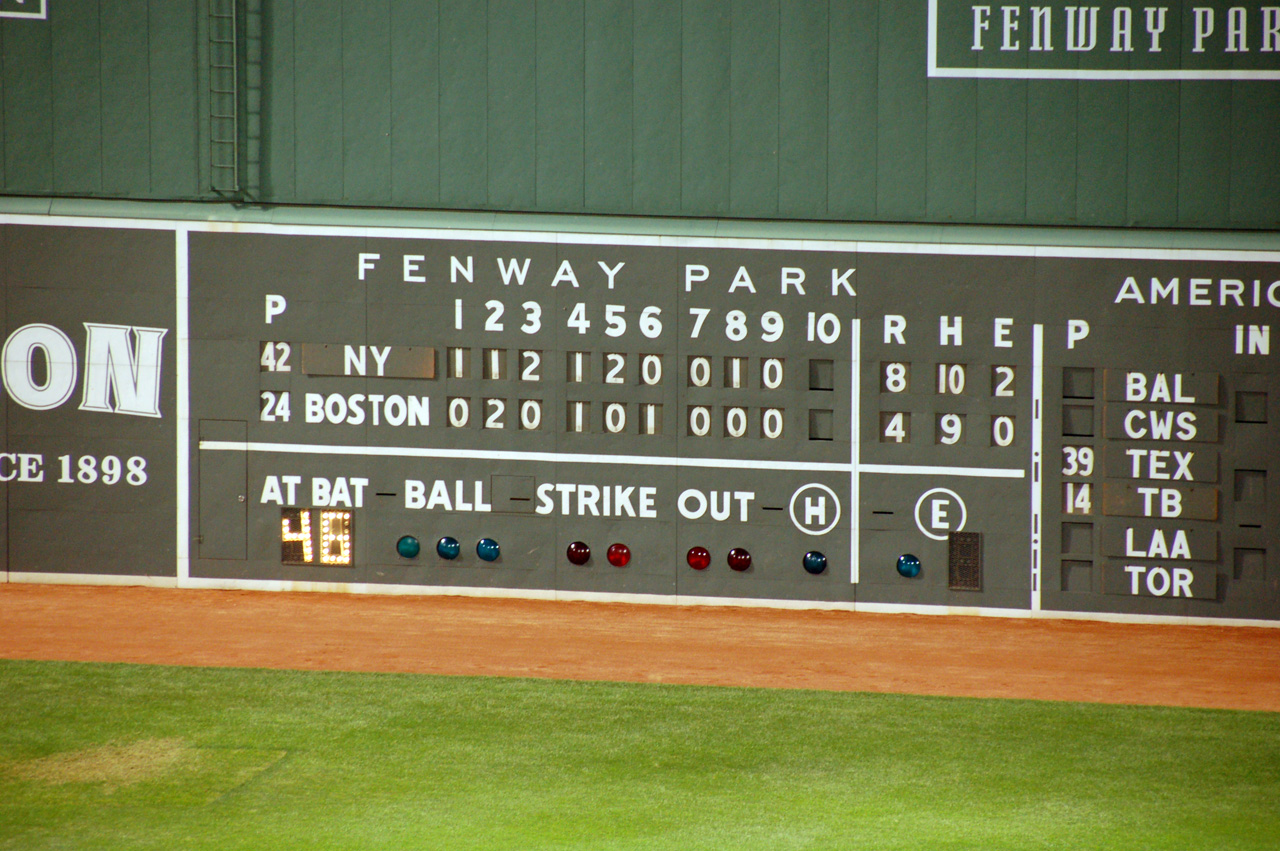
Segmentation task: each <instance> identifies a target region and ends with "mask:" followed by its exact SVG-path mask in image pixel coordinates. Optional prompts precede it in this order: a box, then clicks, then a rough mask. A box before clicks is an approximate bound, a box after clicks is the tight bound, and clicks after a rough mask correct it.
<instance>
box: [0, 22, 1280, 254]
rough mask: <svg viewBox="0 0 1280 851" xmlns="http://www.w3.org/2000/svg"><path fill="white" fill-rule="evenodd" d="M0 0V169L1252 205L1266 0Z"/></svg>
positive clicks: (681, 212) (1213, 220)
mask: <svg viewBox="0 0 1280 851" xmlns="http://www.w3.org/2000/svg"><path fill="white" fill-rule="evenodd" d="M40 13H42V14H43V16H40ZM0 16H2V17H0V55H2V57H3V59H2V63H3V64H2V65H0V107H2V109H0V145H2V153H3V156H2V157H0V190H2V191H3V192H4V193H6V194H11V195H34V196H81V197H84V196H89V197H107V198H128V199H149V200H202V199H210V200H211V199H224V200H225V199H232V200H242V201H246V202H252V203H260V204H308V205H359V206H372V207H403V208H429V209H458V210H502V211H534V212H543V213H548V212H550V213H606V214H626V215H642V216H643V215H660V216H691V217H732V218H759V219H804V220H834V221H894V222H962V223H963V222H977V223H996V224H1019V225H1054V226H1062V225H1088V226H1152V227H1186V228H1230V229H1269V228H1274V227H1276V225H1277V222H1278V221H1280V169H1277V168H1276V163H1277V162H1280V132H1277V127H1278V126H1280V80H1278V79H1277V77H1278V76H1280V31H1278V30H1277V27H1278V26H1280V10H1278V9H1277V7H1276V6H1275V5H1273V4H1269V3H1268V2H1265V1H1264V2H1237V3H1219V2H1209V0H1189V2H1184V3H1169V4H1168V5H1167V6H1151V7H1150V10H1148V7H1147V6H1141V5H1132V6H1130V5H1126V4H1122V3H1115V2H1102V3H1099V4H1097V5H1096V6H1087V7H1086V6H1079V5H1074V6H1067V5H1066V4H1065V3H1061V2H1045V3H1044V4H1042V5H1040V6H1029V5H1028V6H1021V5H1004V6H1001V5H998V4H994V5H993V4H983V3H971V2H956V0H910V2H901V0H900V1H899V2H874V0H865V1H864V2H790V3H787V2H779V1H778V0H733V2H729V0H718V1H717V0H683V2H666V1H665V0H664V1H662V2H659V0H586V2H583V0H577V2H575V0H536V2H535V0H489V1H488V2H477V1H476V0H360V2H340V0H307V2H292V1H291V0H199V2H176V0H166V2H159V0H153V2H146V0H114V2H105V0H104V2H93V0H81V2H69V0H43V2H41V0H27V2H24V3H19V2H17V0H0Z"/></svg>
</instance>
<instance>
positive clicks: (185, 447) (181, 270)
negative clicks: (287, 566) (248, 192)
mask: <svg viewBox="0 0 1280 851" xmlns="http://www.w3.org/2000/svg"><path fill="white" fill-rule="evenodd" d="M174 242H175V254H174V265H175V267H176V268H175V272H176V274H175V277H176V278H177V282H176V286H177V293H176V294H175V296H174V302H175V318H174V323H175V326H176V328H177V334H176V337H177V341H178V343H177V355H176V357H177V362H178V366H177V377H176V384H177V388H178V398H177V408H178V412H177V416H176V417H175V418H174V419H175V420H176V422H175V423H174V427H175V428H176V429H177V432H176V434H175V441H174V443H175V445H176V446H177V475H176V479H177V487H178V494H177V497H178V500H177V506H178V516H177V520H176V523H175V526H176V528H177V535H178V539H177V541H176V545H177V550H176V552H177V555H178V558H177V561H178V583H179V584H181V583H183V582H185V581H186V579H187V577H188V576H189V575H190V572H191V388H190V386H189V384H188V378H189V376H190V374H191V372H190V363H189V360H190V356H191V352H190V333H191V332H190V327H189V325H188V322H189V317H190V304H189V289H188V282H189V280H190V255H189V254H188V245H189V243H188V240H187V230H186V228H183V227H179V228H178V229H177V231H176V232H175V234H174Z"/></svg>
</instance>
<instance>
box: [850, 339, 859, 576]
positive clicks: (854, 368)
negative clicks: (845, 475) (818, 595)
mask: <svg viewBox="0 0 1280 851" xmlns="http://www.w3.org/2000/svg"><path fill="white" fill-rule="evenodd" d="M849 333H850V337H851V341H850V345H851V346H852V352H853V353H852V355H850V369H849V372H850V378H849V384H850V388H849V389H850V392H849V582H850V583H852V584H854V585H857V584H858V546H859V543H858V531H859V530H858V527H859V524H860V522H861V519H862V512H861V511H860V510H859V507H860V505H861V499H860V495H859V491H858V476H859V475H860V473H859V467H858V463H859V461H860V460H861V457H862V456H861V452H860V446H859V443H858V433H859V429H860V423H861V421H862V394H861V387H862V382H861V380H860V377H861V374H862V370H861V365H862V358H861V348H862V320H861V319H858V318H854V319H853V321H852V322H850V323H849Z"/></svg>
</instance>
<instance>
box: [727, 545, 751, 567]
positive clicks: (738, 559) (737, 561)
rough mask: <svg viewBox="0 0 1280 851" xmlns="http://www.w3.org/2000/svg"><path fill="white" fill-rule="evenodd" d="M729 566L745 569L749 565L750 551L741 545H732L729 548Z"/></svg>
mask: <svg viewBox="0 0 1280 851" xmlns="http://www.w3.org/2000/svg"><path fill="white" fill-rule="evenodd" d="M729 566H730V567H732V568H733V569H734V570H738V571H742V570H746V569H747V568H749V567H751V553H749V552H747V551H746V550H744V549H743V548H742V547H734V548H733V549H731V550H729Z"/></svg>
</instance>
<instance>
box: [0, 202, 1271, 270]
mask: <svg viewBox="0 0 1280 851" xmlns="http://www.w3.org/2000/svg"><path fill="white" fill-rule="evenodd" d="M0 224H16V225H45V226H50V225H61V226H69V227H90V228H121V229H136V230H173V229H176V228H179V227H182V228H186V229H187V230H188V231H190V232H192V233H197V232H200V233H253V234H265V235H272V234H274V235H293V236H329V237H358V238H379V239H384V238H385V239H452V240H475V241H485V242H529V243H534V244H564V245H602V244H603V245H637V246H658V247H672V248H694V247H710V248H744V249H756V250H771V249H772V250H786V251H842V252H850V253H856V252H865V253H872V254H936V255H944V256H991V257H1046V258H1080V259H1096V260H1184V261H1189V260H1203V261H1228V262H1249V263H1277V262H1280V251H1272V250H1261V249H1251V248H1241V249H1222V248H1213V249H1199V248H1115V247H1106V246H1097V247H1093V246H1078V245H1058V246H1055V245H1009V244H1004V245H1001V244H990V245H988V244H984V243H979V242H960V241H953V242H947V241H944V240H939V241H937V242H885V241H871V240H866V241H864V240H856V239H851V240H812V239H767V238H752V237H740V236H726V237H702V236H699V237H691V236H665V235H660V234H653V235H644V234H642V235H637V234H598V233H559V232H555V231H553V230H550V229H548V230H545V231H528V230H509V231H504V230H468V229H450V228H413V227H390V226H379V227H362V226H343V225H287V224H269V223H263V222H209V221H192V220H179V219H123V218H109V217H98V216H84V217H80V216H65V215H47V216H37V215H31V214H28V213H11V214H0ZM886 227H887V226H886Z"/></svg>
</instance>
